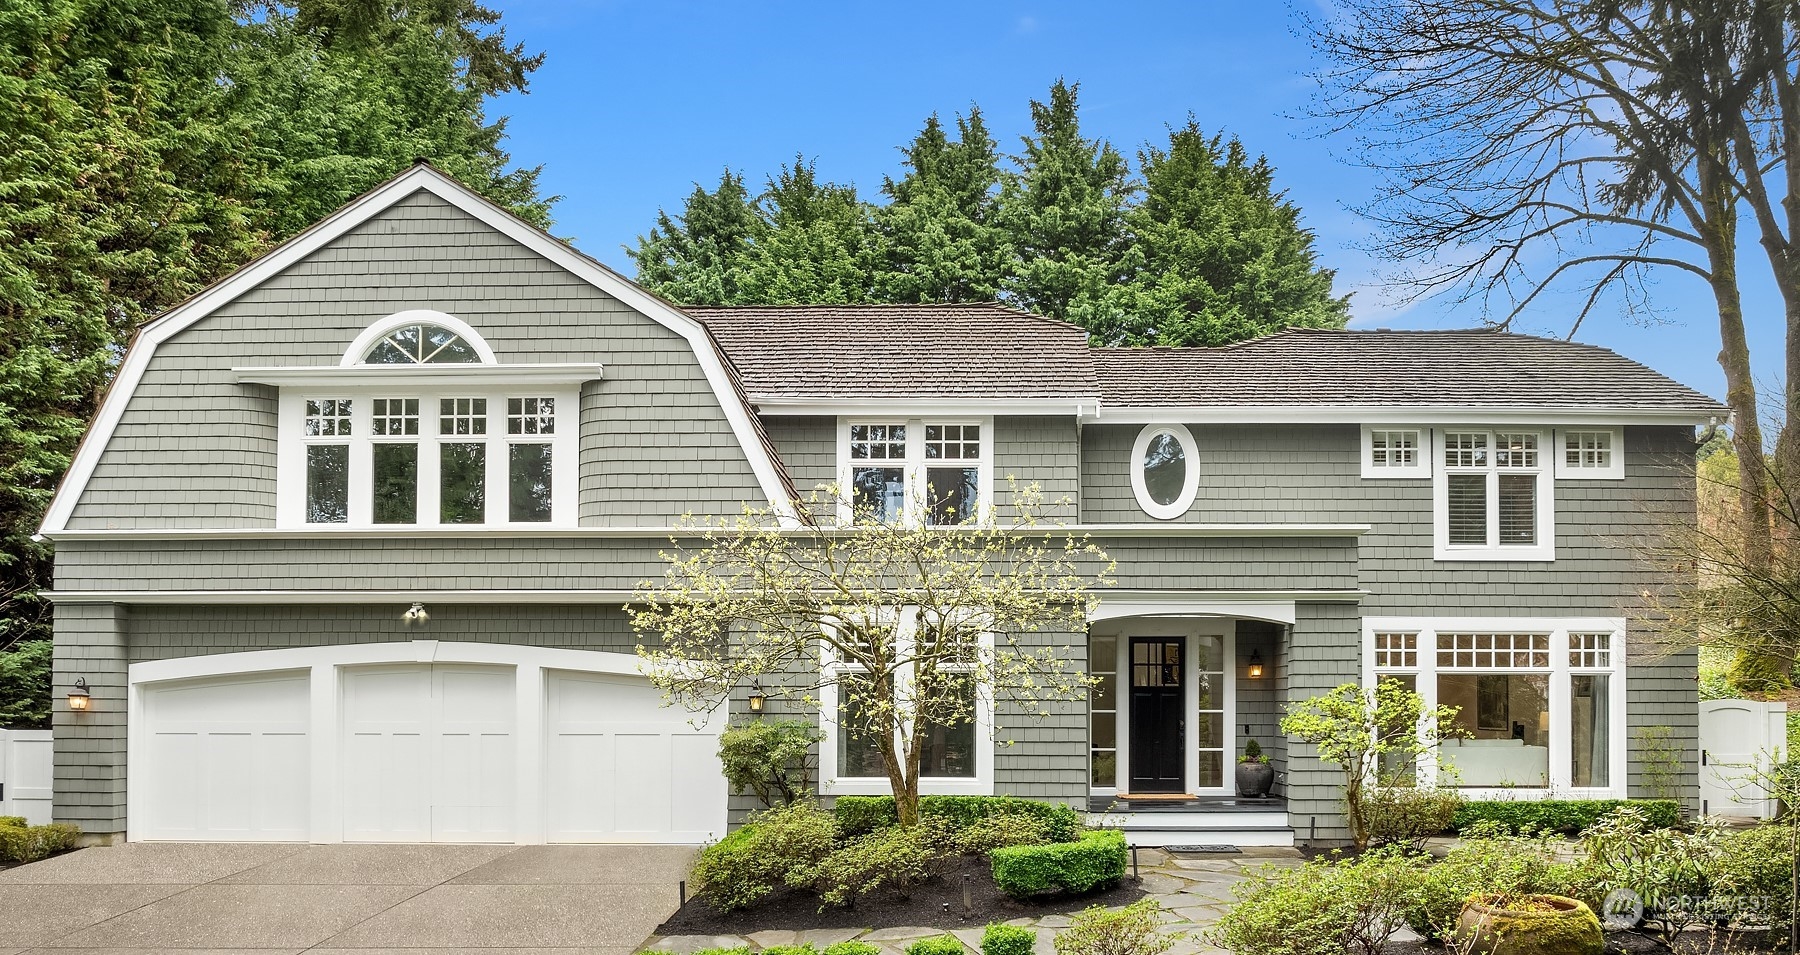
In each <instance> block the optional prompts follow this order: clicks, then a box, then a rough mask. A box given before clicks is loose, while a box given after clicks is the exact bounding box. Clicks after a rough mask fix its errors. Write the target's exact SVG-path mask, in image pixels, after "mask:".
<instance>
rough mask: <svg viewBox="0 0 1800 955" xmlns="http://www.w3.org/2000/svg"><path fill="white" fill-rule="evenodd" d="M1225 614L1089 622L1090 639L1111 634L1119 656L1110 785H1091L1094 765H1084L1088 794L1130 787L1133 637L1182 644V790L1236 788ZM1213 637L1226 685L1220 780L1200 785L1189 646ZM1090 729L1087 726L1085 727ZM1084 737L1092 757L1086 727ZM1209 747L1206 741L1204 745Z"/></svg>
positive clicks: (1233, 650) (1232, 646) (1194, 670)
mask: <svg viewBox="0 0 1800 955" xmlns="http://www.w3.org/2000/svg"><path fill="white" fill-rule="evenodd" d="M1224 622H1225V620H1224V618H1205V617H1189V618H1185V619H1172V618H1163V619H1155V618H1150V619H1138V620H1125V619H1123V618H1119V619H1115V620H1109V621H1107V625H1106V626H1104V627H1100V628H1098V629H1094V628H1090V630H1089V640H1090V641H1091V640H1092V638H1093V637H1094V636H1095V635H1096V634H1098V635H1100V636H1110V637H1113V638H1114V642H1115V644H1116V651H1117V654H1118V659H1117V660H1116V662H1115V664H1114V666H1115V669H1114V673H1115V674H1116V680H1117V683H1116V690H1115V693H1116V699H1115V701H1114V705H1115V710H1114V716H1113V734H1114V736H1113V744H1114V747H1115V749H1114V753H1115V756H1114V776H1113V782H1114V786H1113V787H1112V788H1110V789H1108V788H1105V787H1099V788H1096V787H1094V786H1093V785H1092V780H1093V778H1094V777H1093V767H1092V765H1089V766H1088V770H1087V771H1088V780H1089V792H1090V794H1091V795H1103V794H1106V793H1119V792H1128V791H1129V790H1130V788H1131V640H1132V638H1133V637H1149V638H1155V637H1179V638H1181V639H1182V641H1183V646H1182V655H1181V656H1182V664H1181V666H1182V671H1183V672H1182V679H1183V680H1184V681H1185V686H1184V688H1183V691H1182V692H1183V693H1184V699H1183V703H1182V710H1183V712H1185V713H1186V714H1187V715H1188V716H1192V717H1195V719H1193V720H1188V721H1186V724H1187V727H1188V728H1186V729H1184V731H1183V734H1182V744H1181V745H1182V750H1183V763H1182V786H1183V788H1182V792H1184V793H1188V794H1191V795H1230V794H1232V793H1235V792H1236V791H1237V783H1236V778H1235V776H1234V773H1235V771H1236V766H1237V740H1238V722H1237V717H1238V712H1237V637H1236V633H1237V631H1236V629H1235V628H1233V627H1226V626H1221V624H1223V623H1224ZM1203 636H1209V637H1218V638H1219V646H1220V648H1221V649H1220V653H1221V655H1222V657H1223V660H1222V662H1221V666H1223V668H1224V681H1225V688H1224V694H1223V700H1222V702H1221V706H1220V709H1221V711H1222V714H1223V718H1222V719H1221V723H1222V724H1223V727H1224V730H1225V733H1224V738H1223V741H1222V745H1221V747H1217V748H1219V749H1220V751H1221V755H1220V763H1219V785H1218V786H1209V787H1205V788H1201V787H1200V786H1199V785H1198V783H1199V778H1200V749H1199V747H1198V746H1197V745H1196V741H1197V733H1196V732H1195V728H1196V727H1198V725H1199V712H1200V706H1199V700H1200V686H1199V684H1200V681H1199V678H1198V674H1199V672H1200V670H1199V667H1200V657H1199V654H1197V653H1195V652H1194V641H1195V640H1197V639H1198V638H1199V637H1203ZM1090 729H1091V728H1090ZM1087 735H1088V736H1089V742H1088V757H1089V759H1090V760H1091V758H1092V753H1093V743H1092V739H1091V732H1090V733H1088V734H1087ZM1213 748H1214V747H1209V751H1211V749H1213Z"/></svg>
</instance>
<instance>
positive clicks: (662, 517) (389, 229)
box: [70, 192, 761, 529]
mask: <svg viewBox="0 0 1800 955" xmlns="http://www.w3.org/2000/svg"><path fill="white" fill-rule="evenodd" d="M414 308H428V309H436V310H439V311H443V312H447V313H449V314H451V315H454V316H456V317H458V318H460V319H462V320H464V321H466V322H468V323H469V324H470V325H471V326H473V327H474V328H475V329H476V331H477V332H479V333H481V335H482V336H483V337H484V338H486V339H487V341H488V343H489V344H490V345H491V346H492V347H493V349H494V352H495V355H496V356H497V357H498V358H499V360H500V361H502V362H507V363H542V362H596V363H601V364H604V365H605V376H604V378H603V380H601V381H598V382H595V383H592V384H590V385H588V386H587V387H586V388H585V389H584V390H583V393H582V400H581V415H580V417H581V427H582V455H581V469H582V479H581V506H580V520H581V523H582V524H584V525H599V526H619V525H627V526H629V525H639V526H643V525H658V524H670V523H673V522H674V521H675V520H676V519H678V518H679V517H680V516H681V515H682V514H684V513H687V512H689V511H692V512H696V513H711V514H733V513H736V511H737V509H738V506H739V503H740V502H742V501H744V500H759V499H760V496H761V494H760V490H759V485H758V484H757V482H756V480H755V477H754V475H753V474H752V472H751V470H750V465H749V460H748V458H747V457H746V455H745V454H744V452H743V450H742V449H741V448H740V447H739V445H738V444H737V440H736V437H735V436H734V434H733V432H732V431H731V428H730V425H729V423H728V422H727V420H726V418H725V415H724V412H723V410H722V409H721V408H720V406H719V403H718V400H717V398H716V397H715V396H714V394H713V393H712V391H711V389H710V387H709V386H708V384H707V382H706V380H705V378H704V376H703V373H702V371H701V368H700V365H699V363H698V362H697V361H696V359H695V358H694V355H693V352H692V350H691V349H690V348H689V346H688V344H687V341H686V340H685V339H683V338H681V337H680V336H679V335H676V334H675V333H674V332H672V331H670V330H668V329H667V328H665V327H663V326H662V325H660V324H657V323H656V322H654V321H652V320H651V319H648V318H645V317H644V316H641V315H639V314H637V313H636V312H634V311H632V310H631V309H629V308H627V307H626V306H625V305H623V304H622V303H620V302H619V301H617V300H616V299H613V298H611V297H610V296H608V295H606V294H604V293H602V292H600V291H599V290H597V289H595V288H594V287H593V286H592V285H590V284H588V283H587V282H585V281H583V280H581V279H579V278H577V277H575V276H574V275H572V274H570V273H568V272H566V271H564V270H562V269H561V268H559V267H558V266H556V265H554V264H552V263H550V262H549V261H547V260H545V259H543V258H541V257H539V256H538V255H536V254H535V253H533V252H531V251H529V250H527V249H525V248H524V247H523V246H520V245H519V244H517V243H516V242H514V241H513V240H511V239H509V238H507V237H506V236H504V235H502V234H500V233H499V232H497V231H494V230H493V229H490V228H488V227H487V226H485V225H483V224H482V223H480V222H477V221H476V220H474V219H472V218H470V217H468V216H467V215H465V214H464V213H462V212H461V211H460V210H457V209H456V208H454V207H453V206H451V205H449V204H448V203H446V202H444V201H443V200H441V199H438V198H437V197H435V196H433V195H431V194H429V193H422V192H421V193H416V194H414V195H413V196H411V197H409V198H407V199H405V200H402V201H401V202H399V203H397V204H396V205H394V206H393V207H391V208H389V209H388V210H386V211H384V212H383V213H381V214H379V215H377V216H376V217H374V218H373V219H371V220H370V221H368V222H366V223H364V224H363V225H361V226H359V227H358V228H356V229H354V230H352V231H351V232H349V233H347V234H346V235H344V236H342V237H340V238H338V239H337V240H335V241H334V242H332V243H331V244H329V245H328V246H326V247H325V248H323V249H320V250H319V251H318V252H315V253H314V254H313V255H311V256H309V257H307V258H306V259H304V260H302V261H301V262H299V263H297V264H295V265H294V266H292V267H291V268H289V269H287V270H286V271H284V272H282V273H281V274H279V275H276V276H274V277H272V278H270V279H269V280H267V281H266V282H263V283H262V284H261V285H260V286H258V287H257V288H255V289H253V290H251V291H249V292H247V293H245V294H244V295H242V296H241V297H239V298H238V299H236V300H235V301H233V302H231V303H230V304H228V305H226V306H224V307H222V308H220V309H219V310H218V311H216V312H214V313H213V314H212V315H210V316H208V317H207V318H206V319H204V320H202V321H200V322H198V323H196V324H195V325H193V326H191V327H189V328H187V329H185V330H184V331H182V332H181V333H179V334H177V335H175V336H174V337H173V338H171V339H170V340H169V341H167V342H165V343H164V344H163V345H162V346H161V347H160V348H158V349H157V352H156V355H155V357H154V358H152V359H151V361H150V363H149V367H148V370H147V371H146V372H145V374H144V378H143V381H142V382H141V384H140V385H139V386H138V389H137V392H136V394H135V395H134V396H133V398H132V400H131V403H130V404H129V405H128V406H127V408H126V409H125V412H124V414H123V416H122V417H121V419H120V422H119V427H118V429H117V431H116V432H115V434H114V436H113V439H112V441H111V442H109V444H108V446H107V449H106V452H105V454H103V455H102V456H101V459H100V462H99V465H98V466H97V467H96V468H95V470H94V475H93V478H92V480H90V482H89V484H88V489H87V492H86V493H85V494H84V495H83V496H82V499H81V500H80V501H79V502H78V503H77V505H76V508H75V510H74V514H73V517H72V519H71V521H70V527H73V528H90V529H91V528H108V527H120V528H143V527H156V528H175V527H180V528H194V527H268V526H272V525H273V524H274V523H275V482H276V477H275V440H276V433H275V432H276V413H275V390H274V389H272V388H268V387H264V386H258V385H241V384H238V383H237V382H236V381H235V380H234V376H233V375H232V373H231V368H232V367H234V366H259V365H335V364H337V362H338V361H339V360H340V358H341V357H342V356H343V353H344V350H345V349H346V348H347V347H349V345H350V342H351V341H352V340H353V339H354V338H355V337H356V336H357V335H358V334H359V333H360V332H361V331H362V330H363V329H364V328H365V327H367V326H368V325H369V324H371V323H373V322H375V321H377V320H379V319H381V318H383V317H385V316H387V315H390V314H393V313H395V312H399V311H402V310H405V309H414Z"/></svg>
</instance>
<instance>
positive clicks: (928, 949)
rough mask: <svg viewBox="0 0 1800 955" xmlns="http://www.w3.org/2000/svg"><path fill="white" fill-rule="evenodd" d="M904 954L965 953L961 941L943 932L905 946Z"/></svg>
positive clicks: (951, 954)
mask: <svg viewBox="0 0 1800 955" xmlns="http://www.w3.org/2000/svg"><path fill="white" fill-rule="evenodd" d="M906 955H965V950H964V949H963V943H962V942H960V941H958V940H957V938H956V936H954V935H951V934H948V933H945V934H943V935H933V936H931V937H930V938H922V939H919V940H918V941H916V942H914V943H912V944H911V945H908V946H906Z"/></svg>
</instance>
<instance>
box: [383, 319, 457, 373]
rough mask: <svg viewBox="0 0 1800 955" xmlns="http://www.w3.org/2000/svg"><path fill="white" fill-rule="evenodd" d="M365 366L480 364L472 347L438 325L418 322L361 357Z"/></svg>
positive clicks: (386, 338)
mask: <svg viewBox="0 0 1800 955" xmlns="http://www.w3.org/2000/svg"><path fill="white" fill-rule="evenodd" d="M362 360H363V364H365V365H432V364H447V363H459V364H469V363H473V362H479V361H481V355H480V353H478V352H476V350H475V346H474V345H472V344H470V343H469V341H468V340H467V339H465V338H463V337H462V336H461V335H459V334H457V333H456V332H453V331H451V330H450V329H448V328H445V327H444V326H442V325H433V324H431V323H429V322H420V323H418V324H412V325H401V326H400V327H399V328H396V329H394V330H393V331H390V332H388V333H387V334H386V335H385V336H383V337H382V339H381V340H380V341H378V342H376V343H375V345H374V346H373V347H372V348H370V349H369V350H368V351H366V352H364V353H363V359H362Z"/></svg>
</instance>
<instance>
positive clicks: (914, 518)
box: [904, 418, 927, 524]
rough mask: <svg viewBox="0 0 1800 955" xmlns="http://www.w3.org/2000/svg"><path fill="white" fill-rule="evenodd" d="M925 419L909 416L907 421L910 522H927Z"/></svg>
mask: <svg viewBox="0 0 1800 955" xmlns="http://www.w3.org/2000/svg"><path fill="white" fill-rule="evenodd" d="M926 497H927V495H926V493H925V421H924V419H921V418H908V419H907V421H906V495H905V498H904V499H905V501H906V506H905V508H904V510H905V512H906V520H907V522H908V523H917V524H923V523H925V508H926Z"/></svg>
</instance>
